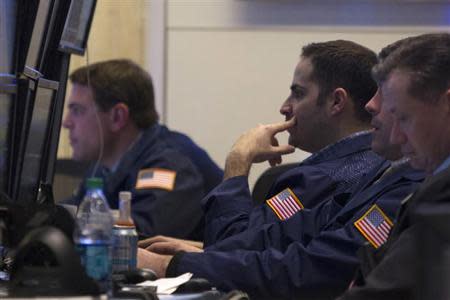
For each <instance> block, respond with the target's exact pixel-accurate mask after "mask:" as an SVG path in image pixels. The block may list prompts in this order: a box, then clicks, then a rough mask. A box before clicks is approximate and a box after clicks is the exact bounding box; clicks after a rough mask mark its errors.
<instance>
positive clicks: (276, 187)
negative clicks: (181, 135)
mask: <svg viewBox="0 0 450 300" xmlns="http://www.w3.org/2000/svg"><path fill="white" fill-rule="evenodd" d="M371 138H372V136H371V134H369V133H367V132H360V133H357V134H354V135H351V136H350V137H347V138H344V139H342V140H341V141H339V142H337V143H335V144H333V145H330V146H327V147H326V148H324V149H322V150H320V151H319V152H317V153H315V154H313V155H311V156H310V157H309V158H307V159H306V160H304V161H303V162H302V163H300V164H299V165H298V167H296V168H293V169H291V170H289V171H287V172H286V173H284V174H282V175H281V176H280V178H278V179H277V180H276V182H275V183H274V184H273V186H272V188H271V189H270V192H269V194H268V196H267V198H270V197H272V196H274V195H276V194H277V193H279V192H281V191H282V190H284V189H286V188H290V189H291V190H292V191H293V192H294V193H295V195H296V196H297V197H298V199H299V200H300V201H301V202H302V204H303V205H304V207H306V208H312V207H314V206H316V205H318V204H320V203H321V202H322V201H325V200H326V199H328V198H329V197H332V196H333V195H337V194H340V193H343V192H349V191H351V190H352V189H353V188H354V187H355V186H356V185H357V183H358V181H359V180H360V179H361V178H362V176H363V175H364V174H366V173H367V172H368V171H369V170H371V169H372V168H373V167H375V166H376V165H377V164H379V163H380V162H382V161H383V159H382V158H381V157H379V156H378V155H376V154H375V153H374V152H372V151H371V150H370V144H371ZM203 205H204V211H205V215H206V227H205V240H204V242H205V245H206V246H208V245H212V244H214V243H216V242H218V241H220V240H222V239H225V238H227V237H230V236H232V235H234V234H236V233H239V232H241V231H244V230H246V229H247V228H259V227H260V226H261V225H262V224H267V223H272V222H276V221H278V220H279V219H278V217H277V216H276V215H275V213H274V212H273V211H272V209H271V208H270V207H269V206H268V205H266V204H263V205H259V206H257V207H254V206H253V202H252V197H251V194H250V190H249V187H248V183H247V177H245V176H240V177H234V178H230V179H228V180H226V181H224V182H223V183H221V184H220V185H219V186H218V187H217V188H216V189H214V190H213V191H212V192H211V193H210V194H209V195H208V196H207V197H206V198H205V199H204V200H203Z"/></svg>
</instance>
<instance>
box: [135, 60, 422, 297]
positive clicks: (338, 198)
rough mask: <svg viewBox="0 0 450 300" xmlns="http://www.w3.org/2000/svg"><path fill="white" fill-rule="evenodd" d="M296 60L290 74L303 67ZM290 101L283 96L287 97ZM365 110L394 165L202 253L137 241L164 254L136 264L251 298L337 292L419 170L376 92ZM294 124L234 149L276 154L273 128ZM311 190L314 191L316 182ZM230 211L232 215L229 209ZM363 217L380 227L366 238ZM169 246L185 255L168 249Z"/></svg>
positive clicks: (253, 135)
mask: <svg viewBox="0 0 450 300" xmlns="http://www.w3.org/2000/svg"><path fill="white" fill-rule="evenodd" d="M301 64H302V62H300V64H299V66H300V67H297V69H296V72H297V71H299V69H300V70H302V68H301V67H303V65H301ZM299 75H300V74H299ZM301 78H302V77H295V75H294V82H295V83H296V84H293V86H294V87H295V86H296V85H298V86H299V87H305V86H308V85H306V84H304V82H305V81H302V80H301ZM296 79H298V80H296ZM297 82H298V83H297ZM341 92H342V91H341ZM294 100H295V99H292V98H289V99H288V100H287V101H294ZM305 105H306V104H305ZM366 109H367V111H368V112H369V113H370V114H371V115H372V116H373V117H372V122H371V123H372V126H373V129H374V132H373V135H374V136H373V140H372V147H373V149H374V150H375V151H376V152H377V153H379V154H381V155H383V156H384V157H385V158H387V159H389V160H397V161H396V162H395V163H392V164H391V162H389V161H381V162H379V164H378V165H376V166H375V167H373V168H370V169H368V170H367V172H368V174H365V175H363V179H362V181H361V182H360V184H358V185H356V186H355V187H353V189H352V191H353V192H352V191H349V190H347V191H345V192H341V193H339V194H334V195H333V194H332V195H329V196H328V197H327V198H325V199H321V200H322V201H323V203H321V204H319V205H317V206H315V207H314V208H312V209H303V210H301V211H299V212H297V213H295V214H293V215H292V216H291V217H289V218H287V219H286V220H282V221H281V220H280V221H274V222H272V223H264V224H261V226H259V227H258V226H249V227H248V228H247V230H244V231H241V232H240V233H236V234H234V235H230V236H229V237H227V238H225V239H221V240H218V241H216V242H215V243H214V244H212V245H209V246H208V247H206V248H205V249H204V252H203V253H194V252H202V251H201V250H199V249H195V247H190V248H187V247H186V248H184V249H183V248H182V247H180V248H178V249H177V245H176V243H179V241H178V242H177V241H172V242H173V243H175V245H174V244H173V243H172V245H170V243H171V241H168V240H162V241H161V238H159V241H154V242H155V243H150V244H147V245H145V244H144V243H146V241H142V242H141V246H147V247H148V248H147V249H148V250H150V251H154V252H157V253H160V254H165V255H158V254H155V253H151V252H148V251H145V250H139V264H140V265H141V266H145V267H151V268H154V269H155V271H156V272H157V274H158V275H159V276H164V275H165V276H175V275H179V274H181V273H183V272H193V273H194V275H195V276H198V277H204V278H207V279H209V280H210V281H211V282H212V283H213V284H215V285H216V286H217V287H219V288H221V289H224V290H227V289H233V288H235V289H242V290H244V291H246V292H248V293H249V294H250V295H251V296H254V297H255V298H256V299H262V298H264V299H266V298H268V299H281V298H294V297H297V298H301V297H307V296H311V295H312V296H314V297H315V296H317V292H320V293H321V295H320V296H321V297H332V296H336V295H338V294H339V292H342V290H343V289H344V288H345V287H346V286H347V285H348V284H349V281H350V279H351V277H352V275H353V273H354V270H355V268H356V266H357V257H356V251H357V249H358V248H359V247H360V246H361V245H363V244H364V243H365V242H370V243H371V245H372V247H376V248H378V247H380V246H381V245H382V244H383V243H384V241H385V239H386V237H387V234H388V232H389V229H390V226H392V223H393V221H394V219H395V218H394V217H395V213H396V210H397V209H398V207H399V206H400V200H401V199H402V198H403V197H404V196H406V195H407V194H409V193H411V192H412V191H413V190H414V189H415V186H416V184H417V183H418V182H420V181H421V180H422V178H423V175H422V174H421V173H420V172H416V171H414V170H412V169H411V168H410V167H409V166H408V164H407V163H406V162H405V161H403V160H399V158H400V157H401V155H400V151H399V148H398V147H392V145H390V144H389V143H388V140H389V133H390V131H391V123H392V122H391V120H392V118H391V115H390V114H388V113H386V111H385V110H382V109H381V95H380V93H376V94H375V95H374V97H373V98H372V100H371V101H370V102H369V103H367V104H366ZM294 125H295V122H293V121H292V119H290V120H289V121H286V122H282V123H279V124H271V125H268V126H261V127H260V128H257V129H254V130H253V131H250V132H248V133H247V134H245V135H244V136H243V137H244V138H241V139H240V140H239V141H238V142H237V144H236V145H238V146H239V147H238V148H240V147H241V146H242V145H243V144H244V145H245V144H246V145H253V146H252V147H243V148H242V149H246V148H247V149H248V148H250V150H254V149H255V148H256V149H258V147H260V148H261V149H262V150H267V151H266V152H261V153H263V155H260V156H258V157H259V158H261V157H265V159H271V158H273V157H275V158H276V157H277V156H278V155H280V154H281V153H283V152H284V151H286V152H289V146H278V145H274V144H273V143H272V137H273V136H272V133H273V132H278V131H281V130H283V129H285V128H290V127H292V126H294ZM248 141H253V142H254V143H249V142H248ZM255 151H256V150H255ZM232 152H233V151H232ZM237 179H239V178H235V177H232V178H230V179H228V180H237ZM300 179H301V180H303V178H300ZM222 185H223V184H222ZM222 185H221V186H222ZM221 186H219V187H218V188H217V189H219V188H221ZM229 188H230V189H231V187H230V186H229ZM310 188H311V189H312V190H313V191H314V186H312V187H310ZM217 189H216V190H215V191H217ZM216 193H217V197H224V196H223V195H226V190H225V189H222V190H221V194H220V193H219V192H216ZM223 199H226V198H225V197H224V198H223ZM229 200H230V201H232V200H233V199H229ZM233 205H234V206H235V207H239V203H231V204H230V206H231V207H232V206H233ZM229 211H231V212H233V210H232V209H230V210H229ZM226 213H227V211H225V213H224V214H226ZM369 218H375V219H377V220H380V223H382V224H381V225H382V226H383V228H382V229H376V231H375V234H372V235H371V234H370V232H368V231H367V230H366V229H365V228H364V224H363V223H364V222H367V221H368V219H369ZM380 230H382V231H380ZM147 242H148V241H147ZM174 249H175V251H176V250H186V251H188V252H175V253H173V250H174ZM171 251H172V252H171ZM189 252H192V253H189ZM168 253H170V255H167V254H168Z"/></svg>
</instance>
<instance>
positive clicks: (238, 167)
mask: <svg viewBox="0 0 450 300" xmlns="http://www.w3.org/2000/svg"><path fill="white" fill-rule="evenodd" d="M294 125H295V119H294V118H292V119H290V120H289V121H285V122H281V123H275V124H268V125H259V126H258V127H256V128H253V129H250V130H249V131H247V132H246V133H244V134H243V135H241V137H240V138H239V139H238V140H237V141H236V143H235V144H234V145H233V148H232V149H231V151H230V153H229V154H228V157H227V160H226V163H225V175H224V179H227V178H230V177H234V176H241V175H246V176H247V175H248V174H249V172H250V167H251V165H252V164H253V163H258V162H263V161H266V160H268V161H269V163H270V164H271V165H272V166H274V165H276V164H280V163H281V156H282V155H284V154H288V153H292V152H294V151H295V148H294V147H293V146H291V145H281V146H280V145H279V143H278V140H277V139H276V137H275V135H276V134H277V133H279V132H282V131H285V130H287V129H289V128H291V127H292V126H294Z"/></svg>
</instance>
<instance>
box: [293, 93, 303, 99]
mask: <svg viewBox="0 0 450 300" xmlns="http://www.w3.org/2000/svg"><path fill="white" fill-rule="evenodd" d="M304 95H305V94H304V93H303V92H302V91H292V97H294V98H296V99H301V98H303V96H304Z"/></svg>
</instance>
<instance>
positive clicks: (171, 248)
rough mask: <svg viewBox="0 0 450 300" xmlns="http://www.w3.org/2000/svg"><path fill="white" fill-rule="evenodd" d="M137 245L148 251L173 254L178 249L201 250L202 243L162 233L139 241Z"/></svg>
mask: <svg viewBox="0 0 450 300" xmlns="http://www.w3.org/2000/svg"><path fill="white" fill-rule="evenodd" d="M138 245H139V247H141V248H145V249H147V250H149V251H152V252H155V253H158V254H166V255H167V254H170V255H174V254H175V253H176V252H178V251H186V252H203V243H201V242H196V241H189V240H182V239H177V238H171V237H167V236H162V235H158V236H154V237H151V238H148V239H145V240H142V241H139V244H138Z"/></svg>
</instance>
